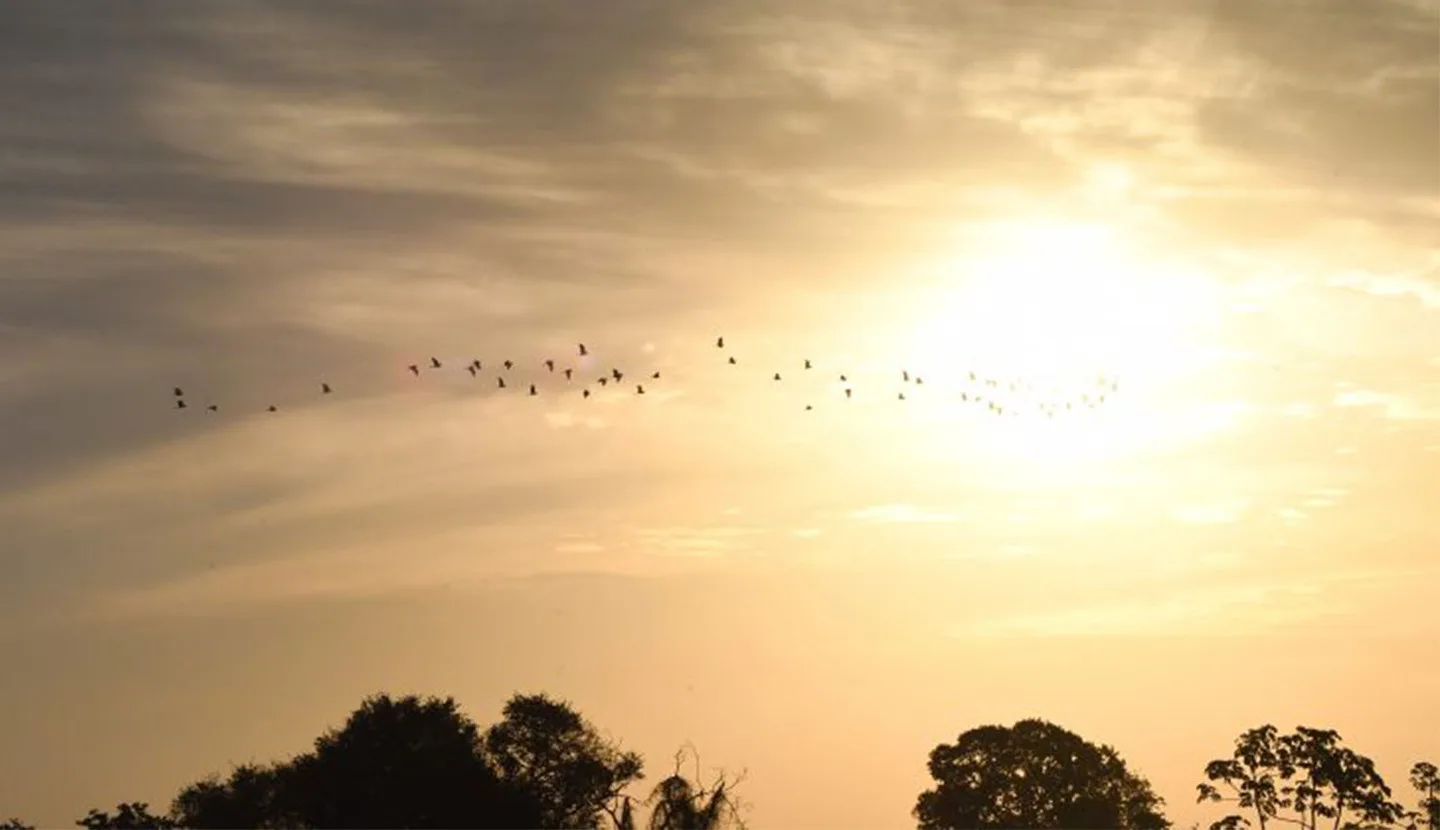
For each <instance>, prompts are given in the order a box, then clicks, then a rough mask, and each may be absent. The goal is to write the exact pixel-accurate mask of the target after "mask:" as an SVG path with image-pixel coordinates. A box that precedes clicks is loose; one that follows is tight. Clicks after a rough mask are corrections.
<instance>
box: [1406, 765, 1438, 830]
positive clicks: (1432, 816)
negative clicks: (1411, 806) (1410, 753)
mask: <svg viewBox="0 0 1440 830" xmlns="http://www.w3.org/2000/svg"><path fill="white" fill-rule="evenodd" d="M1410 786H1412V787H1414V788H1415V789H1416V791H1418V792H1419V793H1420V801H1419V803H1418V804H1417V805H1416V806H1418V807H1419V808H1420V809H1418V810H1415V811H1413V812H1410V813H1408V814H1406V818H1407V819H1408V820H1409V822H1408V824H1407V828H1408V830H1420V828H1422V827H1423V828H1426V830H1440V769H1437V768H1436V766H1435V765H1434V764H1432V763H1430V762H1429V761H1417V762H1415V766H1413V767H1411V768H1410Z"/></svg>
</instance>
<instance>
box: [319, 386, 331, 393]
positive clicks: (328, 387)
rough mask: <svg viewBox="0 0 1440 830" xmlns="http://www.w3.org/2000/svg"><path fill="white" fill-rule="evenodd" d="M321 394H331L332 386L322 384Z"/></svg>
mask: <svg viewBox="0 0 1440 830" xmlns="http://www.w3.org/2000/svg"><path fill="white" fill-rule="evenodd" d="M320 392H321V393H322V394H325V395H328V394H330V384H328V383H322V384H320Z"/></svg>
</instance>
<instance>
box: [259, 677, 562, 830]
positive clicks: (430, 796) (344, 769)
mask: <svg viewBox="0 0 1440 830" xmlns="http://www.w3.org/2000/svg"><path fill="white" fill-rule="evenodd" d="M280 782H281V786H280V788H279V794H280V796H281V798H280V799H279V803H278V805H277V806H278V807H279V808H280V810H279V812H280V813H281V816H278V817H284V816H286V815H293V816H294V817H297V818H298V819H299V820H300V822H301V823H303V824H304V826H306V827H311V828H386V827H475V828H499V827H534V826H537V824H538V823H539V820H540V810H539V807H538V805H537V804H536V803H535V802H534V801H533V799H531V798H530V797H529V796H528V794H527V793H524V792H520V791H517V790H515V789H514V788H512V787H509V786H506V785H505V784H504V783H502V782H501V781H500V780H499V778H498V777H497V776H496V775H495V773H494V771H493V770H492V769H491V767H490V765H489V764H488V763H487V760H486V758H485V754H484V750H483V747H482V744H481V740H480V730H479V728H478V727H477V726H476V725H475V723H474V722H473V721H472V720H470V719H469V718H468V717H466V716H465V715H464V714H462V713H461V712H460V710H459V706H458V704H456V702H455V699H454V698H450V697H447V698H445V699H443V700H441V699H439V698H434V697H430V698H425V699H423V700H422V699H421V698H419V697H417V696H415V695H410V696H407V697H403V698H399V699H393V698H391V697H389V696H387V695H375V696H373V697H369V698H367V699H366V700H365V701H364V702H363V703H362V704H361V706H360V708H359V709H357V710H356V711H355V712H354V713H353V714H352V715H350V718H349V720H347V721H346V723H345V726H344V727H343V728H341V729H338V730H331V731H329V732H327V733H326V734H324V735H322V736H320V738H318V739H317V740H316V741H315V749H314V750H313V751H311V752H308V753H305V754H304V755H300V756H298V757H297V758H295V759H294V760H293V761H291V762H290V763H289V764H288V765H287V768H286V769H284V770H283V772H282V773H281V775H280Z"/></svg>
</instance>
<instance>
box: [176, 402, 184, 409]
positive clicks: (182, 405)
mask: <svg viewBox="0 0 1440 830" xmlns="http://www.w3.org/2000/svg"><path fill="white" fill-rule="evenodd" d="M175 408H176V409H184V408H185V402H184V401H176V402H175Z"/></svg>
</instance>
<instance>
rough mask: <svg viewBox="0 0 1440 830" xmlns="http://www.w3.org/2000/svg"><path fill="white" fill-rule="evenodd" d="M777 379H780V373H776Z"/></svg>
mask: <svg viewBox="0 0 1440 830" xmlns="http://www.w3.org/2000/svg"><path fill="white" fill-rule="evenodd" d="M775 379H776V380H779V379H780V373H779V372H776V373H775Z"/></svg>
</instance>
